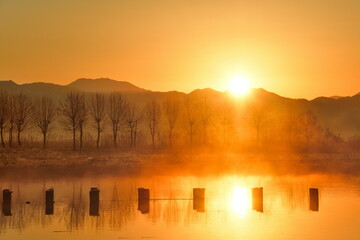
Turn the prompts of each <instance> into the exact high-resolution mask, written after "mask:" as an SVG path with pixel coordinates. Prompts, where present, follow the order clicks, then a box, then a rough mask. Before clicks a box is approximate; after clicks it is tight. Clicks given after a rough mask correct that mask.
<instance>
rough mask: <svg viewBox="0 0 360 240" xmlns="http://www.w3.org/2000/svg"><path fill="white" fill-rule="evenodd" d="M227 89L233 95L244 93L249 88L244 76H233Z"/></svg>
mask: <svg viewBox="0 0 360 240" xmlns="http://www.w3.org/2000/svg"><path fill="white" fill-rule="evenodd" d="M228 88H229V91H230V92H231V93H232V94H234V95H245V94H247V93H248V92H249V91H250V89H251V86H250V83H249V81H248V80H247V79H245V78H234V79H233V80H232V81H231V82H230V84H229V87H228Z"/></svg>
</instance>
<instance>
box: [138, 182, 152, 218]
mask: <svg viewBox="0 0 360 240" xmlns="http://www.w3.org/2000/svg"><path fill="white" fill-rule="evenodd" d="M138 210H139V211H140V212H141V214H147V213H149V212H150V190H149V189H147V188H138Z"/></svg>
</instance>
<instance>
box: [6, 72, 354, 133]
mask: <svg viewBox="0 0 360 240" xmlns="http://www.w3.org/2000/svg"><path fill="white" fill-rule="evenodd" d="M0 89H3V90H6V91H8V92H9V93H17V92H24V93H26V94H28V95H31V96H33V97H38V96H43V95H45V96H49V97H51V98H53V99H55V100H57V101H58V100H61V99H63V98H64V97H65V96H66V94H67V93H68V92H71V91H74V90H78V91H83V92H104V93H110V92H113V91H119V92H122V93H123V94H124V96H126V97H127V98H128V99H129V100H130V101H134V102H137V103H139V105H143V104H144V103H146V102H147V101H149V100H151V99H157V100H159V101H164V100H165V99H166V98H169V97H175V98H178V99H181V98H182V97H184V96H186V95H188V96H194V97H198V96H200V97H202V98H206V99H209V100H211V101H213V102H218V103H222V102H224V99H225V98H226V99H230V100H231V99H233V100H232V101H234V102H236V101H238V102H239V101H243V102H245V103H246V101H248V102H249V103H250V104H251V101H254V100H255V101H257V102H261V103H264V104H266V105H267V106H268V107H269V112H271V113H273V114H277V113H281V112H282V113H284V112H291V111H294V110H297V111H307V110H310V111H312V112H313V113H314V114H315V115H316V116H317V117H318V119H319V120H320V122H321V123H322V124H323V125H324V127H325V128H328V129H330V130H331V131H332V132H334V133H336V134H340V135H341V136H344V137H350V136H354V135H360V93H358V94H356V95H354V96H349V97H338V96H336V97H318V98H315V99H313V100H306V99H293V98H286V97H282V96H280V95H278V94H276V93H272V92H268V91H266V90H265V89H262V88H257V89H252V91H251V93H250V94H249V95H248V96H246V97H241V98H234V97H232V96H231V95H230V94H228V93H227V92H220V91H217V90H214V89H211V88H205V89H196V90H194V91H192V92H190V93H189V94H186V93H183V92H178V91H169V92H154V91H150V90H145V89H143V88H140V87H137V86H135V85H133V84H131V83H129V82H125V81H116V80H112V79H109V78H98V79H86V78H81V79H78V80H76V81H74V82H72V83H70V84H68V85H65V86H63V85H58V84H53V83H44V82H35V83H27V84H17V83H15V82H13V81H11V80H7V81H0Z"/></svg>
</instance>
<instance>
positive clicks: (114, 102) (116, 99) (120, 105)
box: [108, 92, 127, 148]
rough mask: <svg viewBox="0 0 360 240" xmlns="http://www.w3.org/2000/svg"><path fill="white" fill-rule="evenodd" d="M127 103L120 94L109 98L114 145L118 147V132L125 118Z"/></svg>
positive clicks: (114, 94) (113, 94)
mask: <svg viewBox="0 0 360 240" xmlns="http://www.w3.org/2000/svg"><path fill="white" fill-rule="evenodd" d="M126 107H127V101H126V99H125V98H123V97H122V95H121V94H120V93H119V92H113V93H111V94H110V97H109V111H108V115H109V118H110V121H111V125H112V133H113V143H114V147H115V148H116V146H117V138H118V132H119V128H120V124H121V121H122V120H123V119H124V117H125V113H126Z"/></svg>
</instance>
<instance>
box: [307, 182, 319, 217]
mask: <svg viewBox="0 0 360 240" xmlns="http://www.w3.org/2000/svg"><path fill="white" fill-rule="evenodd" d="M309 202H310V204H309V205H310V211H316V212H317V211H319V189H317V188H309Z"/></svg>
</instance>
